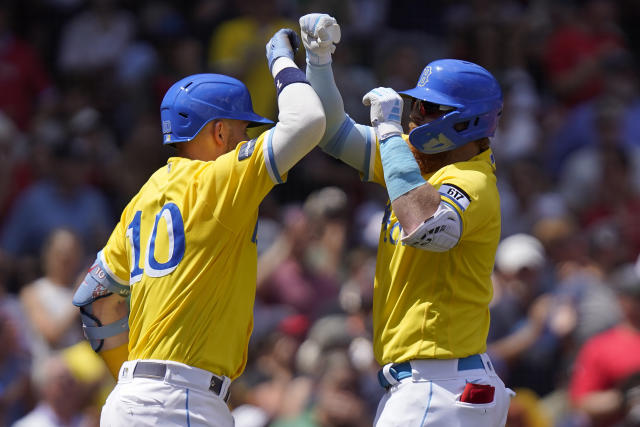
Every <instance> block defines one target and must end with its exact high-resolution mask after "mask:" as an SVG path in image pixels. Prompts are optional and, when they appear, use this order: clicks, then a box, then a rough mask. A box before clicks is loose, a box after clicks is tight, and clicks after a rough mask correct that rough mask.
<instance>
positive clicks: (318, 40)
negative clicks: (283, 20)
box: [300, 13, 341, 65]
mask: <svg viewBox="0 0 640 427" xmlns="http://www.w3.org/2000/svg"><path fill="white" fill-rule="evenodd" d="M300 33H301V34H302V43H303V44H304V48H305V49H306V51H307V61H308V62H309V63H310V64H312V65H324V64H328V63H330V62H331V54H332V53H333V52H335V50H336V46H335V45H336V43H339V42H340V37H341V33H340V25H338V23H337V21H336V19H335V18H334V17H332V16H329V15H327V14H326V13H310V14H308V15H304V16H303V17H301V18H300Z"/></svg>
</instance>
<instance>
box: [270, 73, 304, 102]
mask: <svg viewBox="0 0 640 427" xmlns="http://www.w3.org/2000/svg"><path fill="white" fill-rule="evenodd" d="M274 81H275V84H276V91H277V94H278V96H279V95H280V92H282V90H283V89H284V88H285V87H287V86H289V85H290V84H292V83H306V84H310V83H309V80H307V76H306V75H305V74H304V73H303V72H302V70H300V69H299V68H296V67H287V68H284V69H282V70H280V72H278V74H276V77H275V78H274Z"/></svg>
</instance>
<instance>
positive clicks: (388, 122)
mask: <svg viewBox="0 0 640 427" xmlns="http://www.w3.org/2000/svg"><path fill="white" fill-rule="evenodd" d="M362 103H363V104H364V105H366V106H371V125H372V126H373V127H374V128H375V130H376V134H377V135H378V141H380V142H382V141H383V140H385V139H387V138H389V137H391V136H394V135H402V124H401V123H400V121H401V118H402V104H403V103H402V98H401V97H400V95H398V94H397V93H396V91H395V90H393V89H391V88H388V87H377V88H375V89H372V90H371V91H369V93H367V94H366V95H365V96H364V97H363V98H362Z"/></svg>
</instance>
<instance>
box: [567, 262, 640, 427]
mask: <svg viewBox="0 0 640 427" xmlns="http://www.w3.org/2000/svg"><path fill="white" fill-rule="evenodd" d="M639 267H640V265H639V264H638V263H636V264H627V265H625V266H623V267H621V268H620V269H619V270H617V271H616V272H615V273H614V274H613V275H612V279H611V280H612V284H613V287H614V289H615V290H616V291H617V294H618V301H619V304H620V308H621V311H622V316H623V318H622V320H621V321H620V323H618V325H616V326H615V327H613V328H611V329H609V330H607V331H605V332H602V333H600V334H597V335H595V336H593V337H592V338H591V339H589V340H588V341H587V342H586V343H585V344H584V346H583V347H582V348H581V349H580V352H579V354H578V357H577V359H576V362H575V365H574V368H573V374H572V376H571V381H570V387H569V393H570V398H571V402H572V404H573V406H574V407H575V408H576V409H577V410H578V411H580V412H583V413H585V414H586V415H587V416H588V417H589V418H590V420H591V421H592V423H593V424H594V425H605V426H609V425H614V424H615V422H617V421H619V418H620V417H621V416H622V411H623V403H624V399H623V394H622V392H621V389H620V387H619V386H620V384H621V383H622V382H623V381H624V380H625V379H627V378H628V377H629V376H630V375H631V374H633V373H635V372H637V371H639V370H640V271H639Z"/></svg>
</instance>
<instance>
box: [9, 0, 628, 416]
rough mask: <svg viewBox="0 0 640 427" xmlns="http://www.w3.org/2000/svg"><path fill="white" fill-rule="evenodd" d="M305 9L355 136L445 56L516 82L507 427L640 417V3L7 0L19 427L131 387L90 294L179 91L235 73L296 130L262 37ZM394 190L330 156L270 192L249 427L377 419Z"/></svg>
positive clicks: (510, 163) (505, 294) (89, 409)
mask: <svg viewBox="0 0 640 427" xmlns="http://www.w3.org/2000/svg"><path fill="white" fill-rule="evenodd" d="M309 12H326V13H329V14H331V15H333V16H335V17H336V18H337V19H338V22H339V23H340V25H341V27H342V35H343V37H342V41H341V42H340V44H339V45H338V47H337V50H336V53H335V55H334V64H333V69H334V73H335V76H336V81H337V84H338V86H339V88H340V90H341V92H342V96H343V98H344V101H345V109H346V111H347V112H348V113H349V114H350V116H351V117H352V118H354V119H355V120H356V121H357V122H359V123H364V124H368V119H369V116H368V110H367V109H365V108H364V107H363V106H362V104H361V99H362V96H363V95H364V94H365V93H366V92H367V91H368V90H370V89H371V88H373V87H376V86H381V85H383V86H390V87H393V88H394V89H397V90H403V89H408V88H411V87H413V86H415V84H416V80H417V78H418V76H419V74H420V72H421V70H422V68H423V67H424V66H425V65H426V64H427V63H428V62H430V61H431V60H434V59H437V58H443V57H452V58H460V59H466V60H470V61H473V62H476V63H478V64H480V65H482V66H484V67H485V68H487V69H488V70H489V71H491V72H492V73H493V74H494V75H495V76H496V78H497V79H498V80H499V81H500V83H501V85H502V88H503V91H504V112H503V115H502V119H501V122H500V126H499V129H498V132H497V134H496V136H495V138H493V139H492V148H493V150H494V153H495V157H496V161H497V174H498V185H499V188H500V193H501V208H502V241H501V244H500V247H499V248H498V253H497V256H496V268H495V273H494V287H495V295H494V300H493V302H492V304H491V330H490V333H489V343H488V352H489V353H490V355H491V357H492V358H493V360H494V362H495V365H496V366H497V367H498V368H499V371H500V374H501V376H502V378H503V380H504V381H505V383H506V384H507V386H509V387H511V388H512V389H514V390H515V391H516V393H517V394H516V397H515V398H514V399H513V401H512V405H511V409H510V413H509V420H508V425H509V426H524V427H534V426H562V427H583V426H585V427H586V426H618V427H619V426H640V264H639V263H638V256H639V254H640V93H639V92H638V79H639V74H638V60H639V59H640V57H639V54H640V26H639V25H638V22H640V2H638V1H636V0H615V1H614V0H555V1H553V0H530V1H527V0H467V1H451V0H441V1H437V2H436V1H433V2H415V1H408V0H395V1H393V2H392V1H391V0H350V1H336V0H316V1H314V0H306V1H305V0H300V1H295V0H242V1H232V0H228V1H217V0H191V1H184V0H182V1H177V0H164V1H163V0H153V1H150V0H148V1H145V0H138V1H135V0H128V1H127V0H122V1H118V0H13V1H8V0H0V337H1V339H0V426H4V425H6V426H11V425H14V424H15V425H17V426H23V427H24V426H39V427H40V426H49V425H51V426H54V425H55V426H60V425H64V426H96V425H98V421H99V413H100V407H101V405H102V403H103V402H104V399H105V397H106V395H107V394H108V393H109V391H110V389H111V388H112V387H113V380H112V379H111V378H110V376H109V374H108V372H107V371H106V369H105V367H104V366H103V364H102V362H101V360H100V359H99V358H97V356H96V355H95V354H93V352H92V351H91V350H90V348H88V344H87V343H85V342H84V341H83V339H82V334H81V330H80V326H81V322H80V319H79V316H78V311H77V310H76V309H75V308H74V307H73V306H72V305H71V298H72V295H73V291H74V288H75V286H76V285H77V283H78V280H79V278H81V276H82V275H83V274H84V272H85V271H86V269H87V268H88V266H89V265H90V263H91V262H92V261H93V259H94V257H95V253H96V252H97V251H98V250H100V249H101V247H102V246H103V245H104V244H105V242H106V239H107V237H108V235H109V233H110V232H111V229H112V228H113V226H114V225H115V223H116V222H117V219H118V218H119V216H120V212H121V210H122V208H123V207H124V206H125V204H126V203H127V202H128V201H129V199H130V198H131V197H132V196H133V195H134V194H135V193H136V192H137V191H138V189H139V187H140V186H141V185H142V184H143V183H144V182H145V181H146V179H147V178H148V177H149V176H150V175H151V173H152V172H153V171H155V170H156V169H157V168H158V167H160V166H162V165H163V164H164V163H165V161H166V159H167V157H168V156H170V155H171V154H172V152H171V149H170V148H166V147H163V146H162V136H161V127H160V118H159V105H160V101H161V99H162V97H163V95H164V92H165V91H166V90H167V89H168V88H169V87H170V86H171V84H172V83H174V82H175V81H177V80H178V79H180V78H182V77H184V76H186V75H189V74H193V73H199V72H219V73H224V74H228V75H231V76H234V77H237V78H239V79H241V80H242V81H243V82H245V83H246V84H247V86H248V87H249V89H250V91H251V94H252V97H253V103H254V109H255V110H256V112H257V113H259V114H261V115H263V116H267V117H270V118H272V119H276V118H277V104H276V98H275V96H276V94H275V89H274V87H273V82H272V78H271V76H270V74H269V72H268V68H267V65H266V60H265V57H264V51H265V48H264V46H265V44H266V42H267V40H268V39H269V38H270V37H271V35H273V33H274V32H275V31H276V30H277V29H279V28H281V27H291V28H294V29H295V30H296V31H299V27H298V24H297V21H298V18H299V17H300V16H301V15H303V14H305V13H309ZM296 60H297V62H298V63H299V64H300V65H301V66H302V65H303V64H304V52H299V54H298V56H297V58H296ZM266 129H267V128H265V127H262V128H258V129H256V130H255V131H254V132H255V135H252V136H257V134H259V133H260V132H262V131H264V130H266ZM386 199H387V197H386V193H385V191H384V189H382V188H380V187H378V186H376V185H374V184H369V183H361V182H360V179H359V176H358V174H357V173H356V172H355V171H354V170H352V169H350V168H348V167H346V166H344V165H342V164H341V163H340V162H338V161H336V160H334V159H332V158H331V157H329V156H327V155H325V154H324V153H322V152H321V151H319V150H318V149H316V150H314V151H313V152H312V153H311V154H310V155H309V156H307V157H306V158H305V159H303V161H302V162H300V163H299V164H298V165H297V166H296V167H295V168H294V169H293V170H292V171H291V172H290V173H289V178H288V182H287V183H286V184H284V185H281V186H278V187H277V188H275V189H274V191H272V193H271V194H270V195H269V196H268V197H267V199H266V200H265V201H264V202H263V204H262V206H261V210H260V220H259V232H258V251H259V267H258V276H259V277H258V293H257V299H256V306H255V328H254V333H253V336H252V339H251V343H250V349H249V350H250V353H249V362H248V365H247V368H246V372H245V373H244V374H243V375H242V376H241V377H240V378H239V379H237V380H236V381H235V382H234V384H233V386H232V392H231V401H230V404H231V407H232V409H233V414H234V416H235V418H236V425H237V426H239V427H264V426H276V427H283V426H303V427H304V426H308V427H311V426H318V427H333V426H335V427H338V426H340V427H348V426H356V427H359V426H368V425H371V422H372V419H373V416H374V414H375V408H376V405H377V402H378V399H379V398H380V396H381V394H382V392H383V390H382V389H381V388H380V387H379V386H378V385H377V382H376V375H375V373H376V371H377V369H378V368H379V367H378V366H377V365H376V362H375V360H373V357H372V344H371V336H372V332H371V306H372V293H373V272H374V269H375V252H376V247H377V242H378V234H379V230H380V223H381V219H382V212H383V208H384V204H385V202H386Z"/></svg>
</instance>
